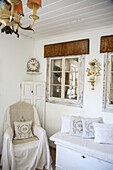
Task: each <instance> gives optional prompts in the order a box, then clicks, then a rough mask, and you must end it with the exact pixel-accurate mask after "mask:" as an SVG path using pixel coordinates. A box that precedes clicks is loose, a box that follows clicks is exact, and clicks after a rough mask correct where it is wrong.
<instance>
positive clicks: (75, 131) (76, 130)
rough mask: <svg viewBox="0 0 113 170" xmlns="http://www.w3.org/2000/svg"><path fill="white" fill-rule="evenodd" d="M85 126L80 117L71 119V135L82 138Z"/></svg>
mask: <svg viewBox="0 0 113 170" xmlns="http://www.w3.org/2000/svg"><path fill="white" fill-rule="evenodd" d="M82 132H83V126H82V120H81V117H80V116H72V117H71V127H70V135H74V136H82Z"/></svg>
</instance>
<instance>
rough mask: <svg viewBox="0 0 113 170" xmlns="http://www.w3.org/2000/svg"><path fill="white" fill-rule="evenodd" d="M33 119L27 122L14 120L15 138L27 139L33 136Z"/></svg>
mask: <svg viewBox="0 0 113 170" xmlns="http://www.w3.org/2000/svg"><path fill="white" fill-rule="evenodd" d="M31 128H32V121H26V122H16V121H15V122H14V129H15V138H14V139H26V138H31V137H33V134H32V130H31Z"/></svg>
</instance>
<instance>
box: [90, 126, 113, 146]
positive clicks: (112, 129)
mask: <svg viewBox="0 0 113 170" xmlns="http://www.w3.org/2000/svg"><path fill="white" fill-rule="evenodd" d="M93 126H94V130H95V139H94V142H96V143H105V144H113V124H105V123H93Z"/></svg>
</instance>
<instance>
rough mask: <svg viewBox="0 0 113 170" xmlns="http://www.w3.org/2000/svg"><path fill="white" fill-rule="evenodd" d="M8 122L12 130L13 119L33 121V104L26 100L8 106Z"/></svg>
mask: <svg viewBox="0 0 113 170" xmlns="http://www.w3.org/2000/svg"><path fill="white" fill-rule="evenodd" d="M9 114H10V124H11V127H12V128H13V130H14V121H18V122H20V121H30V120H32V122H34V110H33V105H32V104H29V103H26V102H18V103H16V104H13V105H11V106H10V111H9Z"/></svg>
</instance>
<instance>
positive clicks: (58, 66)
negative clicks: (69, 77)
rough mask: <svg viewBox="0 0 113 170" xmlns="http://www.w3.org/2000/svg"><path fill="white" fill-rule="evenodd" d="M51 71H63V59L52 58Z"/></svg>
mask: <svg viewBox="0 0 113 170" xmlns="http://www.w3.org/2000/svg"><path fill="white" fill-rule="evenodd" d="M51 71H62V60H61V59H60V60H51Z"/></svg>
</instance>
